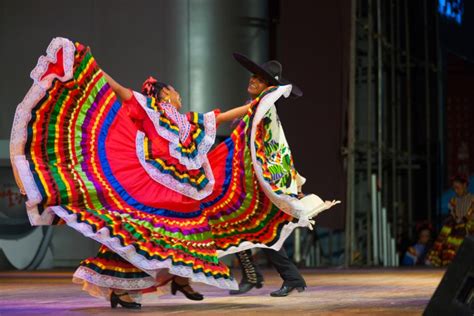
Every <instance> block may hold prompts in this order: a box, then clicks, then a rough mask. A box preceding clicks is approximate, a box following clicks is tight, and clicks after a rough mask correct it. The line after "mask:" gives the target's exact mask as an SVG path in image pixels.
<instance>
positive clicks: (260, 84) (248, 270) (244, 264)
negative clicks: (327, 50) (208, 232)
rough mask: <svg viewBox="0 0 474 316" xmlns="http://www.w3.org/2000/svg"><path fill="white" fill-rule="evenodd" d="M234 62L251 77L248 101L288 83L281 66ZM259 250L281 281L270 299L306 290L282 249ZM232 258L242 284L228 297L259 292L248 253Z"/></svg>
mask: <svg viewBox="0 0 474 316" xmlns="http://www.w3.org/2000/svg"><path fill="white" fill-rule="evenodd" d="M234 58H235V59H236V60H237V61H238V62H239V63H240V64H241V65H242V66H244V67H245V68H246V69H247V70H249V71H250V72H251V73H252V76H251V77H250V80H249V85H248V88H247V92H248V94H249V96H250V98H251V99H252V100H253V99H255V98H256V97H258V96H259V95H260V93H262V91H264V90H265V89H266V88H268V87H269V86H278V85H285V84H289V83H290V82H288V81H287V80H285V79H284V78H282V77H281V72H282V66H281V64H280V63H279V62H278V61H276V60H270V61H268V62H266V63H263V64H262V65H258V64H256V63H255V62H253V61H251V60H250V59H248V58H247V57H245V56H243V55H241V54H238V53H234ZM291 95H292V96H294V97H299V96H302V95H303V92H302V91H301V90H300V89H299V88H298V87H296V86H295V85H293V89H292V91H291ZM262 250H263V252H264V253H265V255H266V256H267V258H268V260H269V261H270V262H271V263H272V264H273V266H274V267H275V268H276V270H277V271H278V273H279V274H280V276H281V278H282V279H283V285H282V286H281V288H280V289H279V290H277V291H274V292H272V293H270V295H271V296H274V297H283V296H287V295H289V294H290V293H291V292H293V291H294V290H297V291H298V292H303V291H304V290H305V289H306V282H305V280H304V279H303V277H302V276H301V274H300V273H299V272H298V269H297V268H296V266H295V264H294V263H293V262H292V261H291V260H290V259H289V258H288V255H287V254H286V251H285V249H284V248H283V247H282V248H281V249H280V250H279V251H275V250H273V249H268V248H262ZM236 255H237V258H238V259H239V262H240V266H241V268H242V280H241V282H240V284H239V289H238V290H232V291H230V294H231V295H235V294H243V293H246V292H248V291H250V290H251V289H252V288H254V287H256V288H257V289H258V288H261V287H262V286H263V275H262V273H261V272H260V271H259V269H258V267H257V266H256V264H255V262H254V261H253V258H252V252H251V251H250V250H245V251H242V252H239V253H237V254H236Z"/></svg>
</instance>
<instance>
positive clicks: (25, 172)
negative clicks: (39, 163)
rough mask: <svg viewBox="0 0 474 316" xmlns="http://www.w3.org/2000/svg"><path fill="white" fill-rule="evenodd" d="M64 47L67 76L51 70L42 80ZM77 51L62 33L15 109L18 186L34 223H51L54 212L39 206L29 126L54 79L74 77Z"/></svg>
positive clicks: (13, 135) (14, 157) (12, 145)
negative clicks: (31, 164) (29, 150)
mask: <svg viewBox="0 0 474 316" xmlns="http://www.w3.org/2000/svg"><path fill="white" fill-rule="evenodd" d="M60 48H63V68H64V76H62V77H59V76H57V75H56V74H49V75H47V76H46V77H45V78H43V79H42V80H40V78H41V77H42V76H43V74H44V73H45V72H46V70H47V69H48V66H49V64H50V63H56V62H57V60H56V58H57V52H58V50H59V49H60ZM75 51H76V48H75V46H74V43H73V42H71V41H70V40H68V39H66V38H61V37H56V38H54V39H53V40H52V41H51V43H50V44H49V46H48V48H47V49H46V55H45V56H41V57H40V58H39V59H38V63H37V65H36V67H35V68H34V69H33V70H32V71H31V75H30V76H31V78H32V79H33V85H32V86H31V88H30V89H29V90H28V92H27V93H26V95H25V97H24V98H23V101H22V102H21V103H20V104H18V106H17V108H16V111H15V117H14V120H13V126H12V131H11V135H10V158H11V162H12V166H13V169H14V172H15V173H16V174H17V175H18V178H17V181H18V182H19V183H18V186H19V187H20V189H23V190H24V191H25V193H26V195H27V198H28V201H27V202H26V205H27V211H28V217H29V219H30V223H31V224H32V225H48V224H51V223H52V221H53V219H54V214H52V213H51V212H50V211H48V209H46V210H45V211H44V212H43V213H42V214H41V215H40V214H39V212H38V209H37V207H36V205H37V204H38V203H40V202H41V200H42V196H41V193H40V192H39V190H38V187H37V186H36V183H35V181H34V179H33V174H32V173H31V170H30V167H29V163H28V161H27V160H26V158H25V144H26V140H27V126H28V123H29V121H30V120H31V110H32V109H33V108H34V107H35V106H36V105H37V104H38V102H39V101H40V100H41V99H42V98H43V97H44V96H45V94H46V90H47V89H49V88H50V87H51V84H52V82H53V80H54V79H55V78H58V79H59V80H61V81H67V80H69V79H71V78H72V76H73V65H74V52H75Z"/></svg>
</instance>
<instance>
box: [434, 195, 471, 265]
mask: <svg viewBox="0 0 474 316" xmlns="http://www.w3.org/2000/svg"><path fill="white" fill-rule="evenodd" d="M448 208H449V211H450V212H451V213H452V214H456V218H458V219H459V220H455V218H454V217H453V216H452V215H450V216H449V217H448V218H447V219H446V221H445V222H444V223H443V227H442V228H441V231H440V232H439V235H438V237H437V238H436V240H435V242H434V244H433V247H432V248H431V250H430V251H429V253H428V256H427V259H428V263H429V264H431V265H433V266H436V267H443V266H447V265H448V264H450V263H451V262H452V261H453V259H454V257H455V256H456V253H457V251H458V249H459V247H460V246H461V244H462V242H463V241H464V239H465V238H466V236H473V235H474V218H473V214H474V195H473V194H471V193H467V194H466V195H464V196H456V197H453V198H452V199H451V200H450V201H449V207H448Z"/></svg>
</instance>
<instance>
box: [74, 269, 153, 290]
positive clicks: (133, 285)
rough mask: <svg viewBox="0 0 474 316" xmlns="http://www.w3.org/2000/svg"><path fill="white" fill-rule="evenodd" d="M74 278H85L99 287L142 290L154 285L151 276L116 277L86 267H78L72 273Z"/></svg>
mask: <svg viewBox="0 0 474 316" xmlns="http://www.w3.org/2000/svg"><path fill="white" fill-rule="evenodd" d="M73 277H74V278H78V279H82V280H85V281H87V282H89V283H93V284H95V285H98V286H100V287H104V288H110V289H120V290H137V291H138V290H143V289H147V288H149V287H152V286H154V285H156V282H155V279H153V278H152V277H151V276H149V277H146V278H133V279H132V278H131V279H126V278H117V277H113V276H110V275H105V274H100V273H97V272H96V271H94V270H92V269H89V268H87V267H79V268H77V270H76V272H74V275H73Z"/></svg>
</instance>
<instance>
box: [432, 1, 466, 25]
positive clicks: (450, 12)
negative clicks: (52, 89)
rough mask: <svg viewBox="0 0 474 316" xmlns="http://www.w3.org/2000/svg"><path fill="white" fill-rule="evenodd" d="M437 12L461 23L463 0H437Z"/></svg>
mask: <svg viewBox="0 0 474 316" xmlns="http://www.w3.org/2000/svg"><path fill="white" fill-rule="evenodd" d="M438 12H439V14H441V15H443V16H445V17H446V18H448V19H450V20H453V21H454V22H456V23H457V24H459V25H461V23H462V17H463V14H464V0H438Z"/></svg>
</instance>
